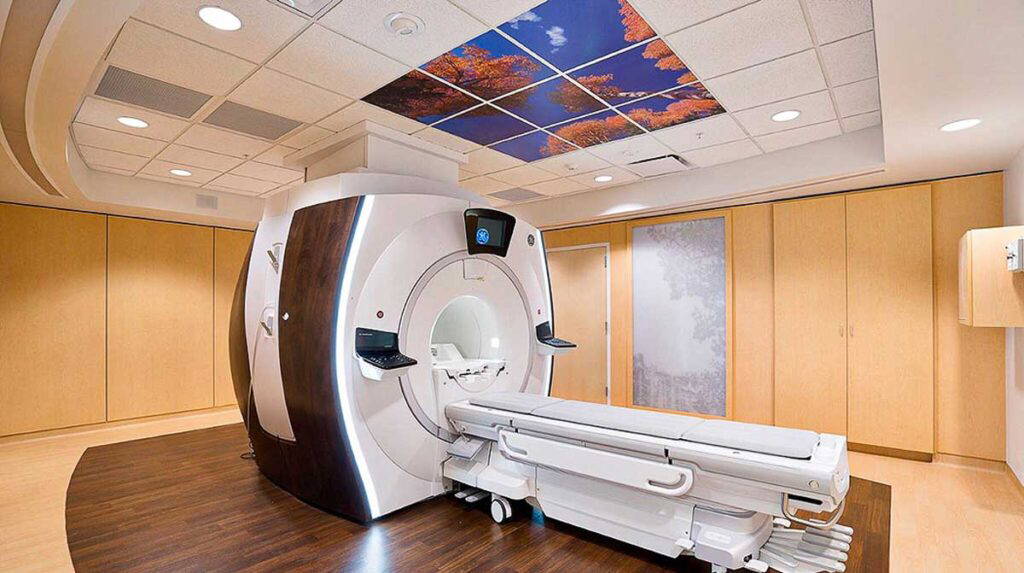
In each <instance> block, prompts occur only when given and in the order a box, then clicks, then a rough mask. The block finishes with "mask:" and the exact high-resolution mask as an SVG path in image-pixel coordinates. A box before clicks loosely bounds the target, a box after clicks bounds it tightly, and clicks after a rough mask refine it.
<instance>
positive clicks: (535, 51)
mask: <svg viewBox="0 0 1024 573" xmlns="http://www.w3.org/2000/svg"><path fill="white" fill-rule="evenodd" d="M420 69H421V70H422V71H413V72H410V73H409V74H407V75H405V76H403V77H402V78H399V79H398V80H395V81H394V82H392V83H391V84H388V85H386V86H384V87H383V88H381V89H379V90H377V91H376V92H374V93H372V94H370V95H369V96H367V97H366V98H364V99H365V100H366V101H367V102H369V103H372V104H374V105H378V106H380V107H383V108H385V109H387V110H389V111H393V112H395V113H399V114H401V115H404V116H406V117H410V118H412V119H415V120H417V121H419V122H421V123H424V124H427V125H433V126H434V127H436V128H438V129H441V130H443V131H446V132H448V133H451V134H454V135H458V136H460V137H462V138H465V139H468V140H470V141H473V142H475V143H477V144H479V145H485V146H490V147H492V148H493V149H495V150H496V151H501V152H503V153H506V154H508V155H511V156H513V157H516V158H519V159H521V160H524V161H535V160H538V159H543V158H545V157H552V156H555V155H558V154H560V153H565V152H567V151H572V150H575V149H578V148H579V147H589V146H591V145H597V144H600V143H606V142H609V141H615V140H618V139H622V138H626V137H631V136H634V135H640V134H642V133H644V132H645V131H653V130H657V129H661V128H664V127H669V126H672V125H678V124H680V123H686V122H688V121H694V120H696V119H701V118H704V117H709V116H712V115H716V114H719V113H723V112H724V111H725V110H724V109H722V106H721V105H719V103H718V101H717V100H716V99H715V98H714V96H712V95H711V93H709V92H708V90H707V89H706V88H705V87H704V86H703V85H701V84H700V83H697V81H696V78H695V77H694V75H693V73H692V72H690V70H689V69H688V67H687V66H686V63H685V62H684V60H683V59H681V58H680V57H679V56H678V55H677V54H676V53H674V52H673V51H672V49H671V48H670V47H669V46H668V44H666V43H665V42H664V41H662V40H661V38H659V37H657V36H656V34H655V32H654V30H653V29H652V28H651V27H650V26H649V25H648V24H647V22H646V21H645V20H644V19H643V18H642V17H641V16H640V15H639V14H638V13H637V12H636V10H635V9H634V8H633V7H632V6H631V5H630V4H629V2H628V1H627V0H548V1H547V2H545V3H543V4H541V5H540V6H537V7H536V8H534V9H533V10H531V11H528V12H525V13H523V14H520V15H519V16H517V17H515V18H513V19H512V20H509V21H508V22H506V23H504V24H502V25H501V26H499V27H498V28H496V29H493V30H490V31H488V32H485V33H484V34H481V35H480V36H477V37H476V38H474V39H472V40H470V41H468V42H466V43H465V44H463V45H461V46H459V47H457V48H455V49H453V50H451V51H449V52H446V53H444V54H441V55H440V56H438V57H436V58H434V59H433V60H431V61H430V62H428V63H426V64H424V65H423V66H421V68H420ZM483 102H488V103H487V104H486V105H484V104H483Z"/></svg>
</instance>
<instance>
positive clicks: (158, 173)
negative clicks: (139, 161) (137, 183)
mask: <svg viewBox="0 0 1024 573" xmlns="http://www.w3.org/2000/svg"><path fill="white" fill-rule="evenodd" d="M171 169H184V170H186V171H189V172H191V173H192V175H190V176H188V177H178V176H175V175H173V174H172V173H171ZM140 173H145V174H146V175H153V176H155V177H164V178H167V179H169V180H171V181H174V182H180V183H181V184H182V185H186V184H189V183H195V184H199V185H202V184H204V183H207V182H208V181H210V180H211V179H213V178H214V177H216V176H218V175H220V172H219V171H214V170H212V169H203V168H202V167H198V166H196V165H188V164H185V163H177V162H171V161H163V160H161V159H154V160H153V161H150V162H149V164H148V165H146V166H145V167H143V168H142V171H140Z"/></svg>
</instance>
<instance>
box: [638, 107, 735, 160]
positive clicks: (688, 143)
mask: <svg viewBox="0 0 1024 573" xmlns="http://www.w3.org/2000/svg"><path fill="white" fill-rule="evenodd" d="M656 134H657V135H656V137H657V138H658V139H659V140H661V142H662V143H664V144H665V145H668V146H669V147H671V148H672V150H673V151H676V152H683V151H688V150H690V149H699V148H701V147H710V146H712V145H718V144H720V143H726V142H729V141H736V140H738V139H743V138H745V137H746V136H747V135H746V134H745V133H743V130H742V129H741V128H740V126H739V124H737V123H736V121H735V120H733V118H732V117H730V116H728V115H724V114H723V115H717V116H715V117H709V118H707V119H702V120H700V121H694V122H690V123H686V124H683V125H677V126H675V127H670V128H668V129H663V130H661V131H658V132H656Z"/></svg>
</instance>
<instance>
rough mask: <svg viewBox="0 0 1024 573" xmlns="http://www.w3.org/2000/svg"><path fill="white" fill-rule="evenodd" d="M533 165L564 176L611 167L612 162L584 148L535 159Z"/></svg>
mask: <svg viewBox="0 0 1024 573" xmlns="http://www.w3.org/2000/svg"><path fill="white" fill-rule="evenodd" d="M533 165H535V166H537V167H540V168H541V169H544V170H546V171H550V172H552V173H555V174H557V175H561V176H563V177H568V176H570V175H579V174H580V173H588V172H590V171H594V170H595V169H601V168H604V167H611V163H608V162H607V161H605V160H604V159H601V158H600V157H598V156H596V155H594V154H592V153H589V152H587V151H585V150H582V149H580V150H578V151H570V152H569V153H563V154H561V155H556V156H554V157H548V158H545V159H541V160H539V161H534V162H533Z"/></svg>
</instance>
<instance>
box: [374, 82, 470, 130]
mask: <svg viewBox="0 0 1024 573" xmlns="http://www.w3.org/2000/svg"><path fill="white" fill-rule="evenodd" d="M363 100H364V101H365V102H367V103H370V104H373V105H376V106H378V107H381V108H384V109H386V110H388V111H390V112H394V113H397V114H399V115H401V116H403V117H406V118H409V119H415V120H416V121H418V122H420V123H423V124H426V125H430V124H432V123H436V122H438V121H441V120H442V119H444V118H446V117H449V116H452V115H455V114H457V113H460V112H463V111H465V110H467V109H469V108H471V107H474V106H478V105H480V100H479V99H477V98H474V97H470V96H469V95H467V94H465V93H463V92H462V91H459V90H457V89H455V88H453V87H451V86H449V85H448V84H445V83H443V82H441V81H439V80H437V79H435V78H432V77H430V76H428V75H427V74H425V73H423V72H421V71H420V70H411V71H410V72H409V73H407V74H405V75H403V76H402V77H400V78H398V79H396V80H395V81H393V82H389V83H388V84H387V85H385V86H382V87H381V88H380V89H378V90H375V91H374V92H373V93H371V94H368V95H367V96H366V97H364V98H363Z"/></svg>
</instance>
